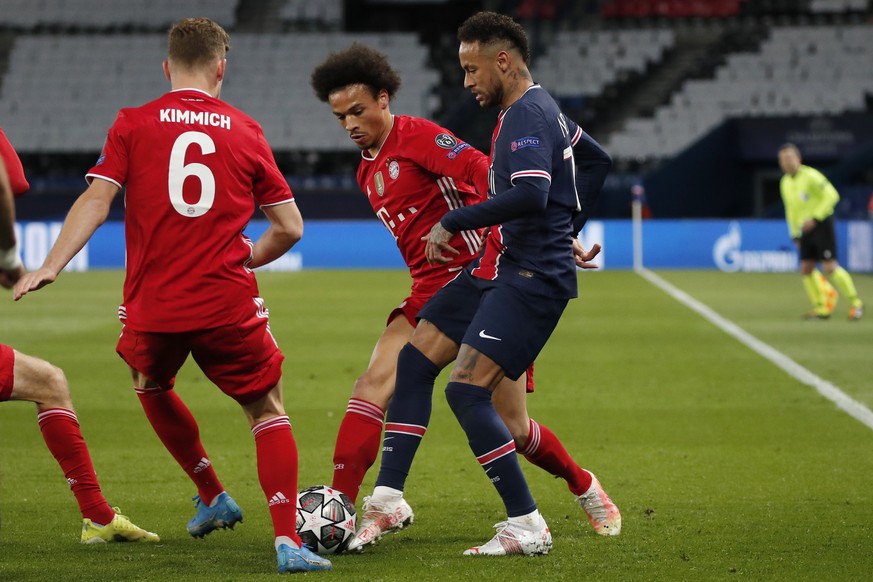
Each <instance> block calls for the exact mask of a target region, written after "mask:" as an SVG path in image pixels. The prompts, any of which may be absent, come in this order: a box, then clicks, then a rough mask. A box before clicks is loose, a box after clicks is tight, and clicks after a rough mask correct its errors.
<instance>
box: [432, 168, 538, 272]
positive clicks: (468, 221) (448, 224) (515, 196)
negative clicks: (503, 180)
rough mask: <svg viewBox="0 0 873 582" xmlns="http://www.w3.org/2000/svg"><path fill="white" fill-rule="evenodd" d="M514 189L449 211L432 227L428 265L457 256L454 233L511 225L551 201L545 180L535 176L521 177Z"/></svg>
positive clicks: (515, 181) (516, 181) (441, 262)
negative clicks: (452, 240)
mask: <svg viewBox="0 0 873 582" xmlns="http://www.w3.org/2000/svg"><path fill="white" fill-rule="evenodd" d="M512 183H513V186H512V187H511V188H509V189H508V190H506V191H505V192H503V193H501V194H500V196H495V197H493V198H491V199H489V200H487V201H485V202H481V203H479V204H472V205H470V206H462V207H460V208H455V209H454V210H450V211H449V212H447V213H446V214H444V215H443V217H442V219H441V220H440V221H439V222H438V223H436V224H435V225H434V226H433V228H431V231H430V233H429V234H428V236H427V237H425V240H426V241H427V242H426V244H425V249H424V254H425V257H427V260H428V262H429V263H431V264H433V263H440V264H443V263H447V262H449V261H450V260H451V258H450V257H446V256H444V255H443V254H442V253H443V252H448V253H450V254H453V255H456V254H458V251H457V250H456V249H454V248H453V247H452V246H451V245H449V240H451V238H452V237H453V236H454V235H455V233H457V232H460V231H462V230H474V229H477V228H484V227H486V226H493V225H495V224H501V223H504V222H508V221H510V220H512V219H514V218H519V217H521V216H526V215H529V214H534V213H536V212H540V211H541V210H543V209H544V208H545V207H546V204H548V201H549V185H550V184H551V182H550V181H549V180H548V179H546V178H539V177H533V176H525V177H518V178H515V179H514V180H513V182H512Z"/></svg>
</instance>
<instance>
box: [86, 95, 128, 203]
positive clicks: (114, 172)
mask: <svg viewBox="0 0 873 582" xmlns="http://www.w3.org/2000/svg"><path fill="white" fill-rule="evenodd" d="M127 122H128V119H127V116H126V115H125V113H124V110H123V109H122V110H121V111H119V112H118V116H117V117H116V118H115V123H113V124H112V127H110V128H109V134H108V135H107V136H106V143H104V144H103V151H102V152H101V153H100V157H99V158H97V163H95V164H94V167H93V168H91V169H90V170H89V171H88V173H87V174H85V180H87V181H88V183H89V184H90V183H91V181H92V180H93V179H94V178H103V179H104V180H109V181H110V182H113V183H115V184H116V185H117V186H118V187H119V188H121V187H122V186H124V184H125V182H127V171H128V160H129V155H128V154H129V152H128V148H127V146H126V145H125V133H126V131H127V126H128V123H127Z"/></svg>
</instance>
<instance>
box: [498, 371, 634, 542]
mask: <svg viewBox="0 0 873 582" xmlns="http://www.w3.org/2000/svg"><path fill="white" fill-rule="evenodd" d="M529 370H530V369H529ZM526 376H527V372H526V373H525V375H523V376H521V377H520V378H519V379H518V380H515V381H512V380H510V379H509V378H504V379H503V380H501V381H500V383H499V384H498V385H497V388H496V389H495V390H494V392H492V394H491V400H492V402H493V403H494V407H495V408H496V409H497V412H498V414H500V417H501V419H503V421H504V423H505V424H506V426H507V428H508V429H509V432H510V433H511V434H512V438H513V439H514V441H515V447H516V451H518V452H519V453H520V454H522V455H524V458H525V459H527V460H528V461H530V462H531V463H532V464H534V465H536V466H537V467H539V468H541V469H543V470H545V471H547V472H548V473H550V474H552V475H555V476H556V477H560V478H562V479H564V480H565V481H566V482H567V487H568V488H569V489H570V492H571V493H573V495H574V496H575V498H576V502H577V503H578V504H579V505H580V507H582V509H584V510H585V513H586V516H587V517H588V521H589V523H591V526H592V527H593V528H594V531H596V532H597V533H598V534H600V535H618V534H619V532H620V531H621V513H620V512H619V510H618V507H616V505H615V504H614V503H613V502H612V500H611V499H610V498H609V496H608V495H607V494H606V492H605V491H603V488H602V487H601V485H600V483H599V482H598V481H597V478H596V477H594V475H593V474H592V473H591V472H589V471H587V470H585V469H583V468H582V467H580V466H579V464H578V463H576V461H574V460H573V458H572V457H571V456H570V453H568V452H567V449H566V448H565V447H564V445H563V444H562V443H561V441H560V440H559V439H558V437H557V436H556V435H555V434H554V433H553V432H552V431H551V430H549V428H548V427H546V426H544V425H542V424H540V423H538V422H536V421H535V420H533V419H532V418H530V417H529V416H528V413H527V385H528V381H527V378H526Z"/></svg>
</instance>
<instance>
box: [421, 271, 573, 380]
mask: <svg viewBox="0 0 873 582" xmlns="http://www.w3.org/2000/svg"><path fill="white" fill-rule="evenodd" d="M567 301H568V300H567V299H553V298H550V297H542V296H539V295H531V294H529V293H525V292H524V291H521V290H520V289H517V288H515V287H512V286H511V285H504V284H501V283H495V282H494V281H486V280H485V279H480V278H478V277H473V276H472V275H470V274H469V273H468V272H467V271H462V272H461V273H460V274H459V275H458V276H457V277H456V278H455V279H453V280H452V281H451V282H449V283H447V284H446V286H445V287H443V288H442V289H440V290H439V291H437V292H436V294H435V295H434V296H433V297H431V299H430V301H428V302H427V303H426V304H425V306H424V307H423V308H422V309H421V311H420V312H419V313H418V319H426V320H427V321H429V322H431V323H432V324H434V325H435V326H437V327H438V328H439V330H440V331H441V332H443V333H444V334H446V335H447V336H448V337H449V338H450V339H452V340H453V341H454V342H455V343H457V344H467V345H469V346H471V347H473V348H475V349H476V350H478V351H479V352H481V353H483V354H485V355H486V356H488V357H489V358H491V359H492V360H494V361H495V362H496V363H497V365H499V366H500V367H501V368H503V371H504V372H505V373H506V376H507V377H508V378H509V379H511V380H517V379H518V378H519V376H521V375H522V374H523V373H524V371H525V370H526V369H527V368H528V366H530V365H531V364H532V363H533V361H534V360H535V359H536V357H537V355H538V354H539V353H540V350H542V349H543V346H545V345H546V341H548V339H549V336H550V335H552V331H554V329H555V326H557V325H558V320H560V319H561V314H562V313H563V312H564V308H565V307H566V306H567Z"/></svg>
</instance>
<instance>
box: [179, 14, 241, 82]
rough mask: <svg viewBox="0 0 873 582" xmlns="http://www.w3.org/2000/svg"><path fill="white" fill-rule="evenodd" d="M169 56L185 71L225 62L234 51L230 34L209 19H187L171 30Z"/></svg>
mask: <svg viewBox="0 0 873 582" xmlns="http://www.w3.org/2000/svg"><path fill="white" fill-rule="evenodd" d="M167 45H168V46H167V56H168V57H169V59H170V60H171V61H173V62H174V63H177V64H179V65H181V66H183V67H185V68H189V69H191V68H197V67H200V66H202V65H205V64H207V63H211V62H213V61H215V60H216V59H223V58H224V57H225V55H227V52H228V51H229V50H230V35H228V34H227V31H225V30H224V29H223V28H221V26H219V25H218V23H216V22H214V21H212V20H210V19H208V18H186V19H184V20H180V21H179V22H177V23H176V24H174V25H173V27H172V28H170V32H169V34H168V35H167Z"/></svg>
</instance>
